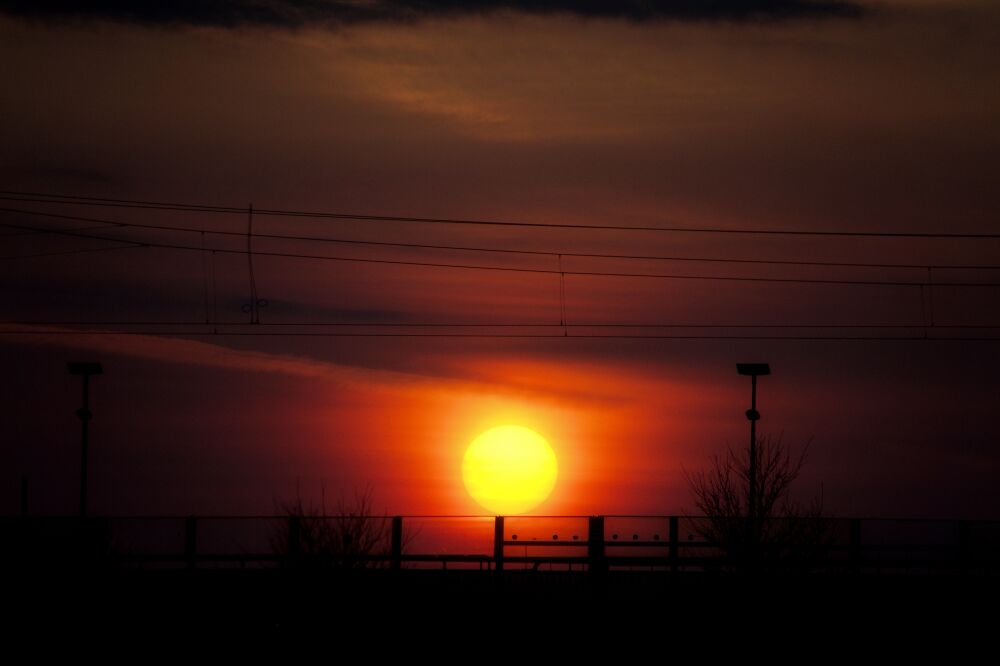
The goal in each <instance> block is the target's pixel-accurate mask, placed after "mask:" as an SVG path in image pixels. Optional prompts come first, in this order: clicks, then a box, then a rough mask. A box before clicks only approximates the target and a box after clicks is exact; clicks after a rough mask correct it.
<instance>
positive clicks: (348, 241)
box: [0, 207, 1000, 270]
mask: <svg viewBox="0 0 1000 666" xmlns="http://www.w3.org/2000/svg"><path fill="white" fill-rule="evenodd" d="M0 212H7V213H21V214H25V215H35V216H39V217H50V218H54V219H62V220H73V221H78V222H100V223H103V224H106V225H114V226H117V227H133V228H137V229H153V230H157V231H176V232H186V233H199V234H212V235H215V236H239V237H245V236H246V234H245V233H243V232H238V231H222V230H215V229H201V228H197V227H178V226H171V225H162V224H147V223H140V222H121V221H118V220H104V219H100V218H93V217H82V216H78V215H61V214H58V213H48V212H44V211H36V210H25V209H20V208H3V207H0ZM244 212H245V211H244ZM254 212H257V211H256V210H255V211H254ZM102 228H105V227H81V228H79V229H69V230H68V231H83V230H88V229H102ZM48 232H49V231H48V230H45V231H34V232H25V233H30V234H41V233H48ZM53 233H54V232H53ZM9 235H12V236H13V235H19V234H9ZM254 237H255V238H267V239H270V240H289V241H311V242H325V243H337V244H344V245H366V246H376V247H398V248H407V249H425V250H449V251H462V252H493V253H503V254H519V255H528V256H544V257H559V256H563V257H574V258H584V259H621V260H641V261H686V262H696V263H702V262H704V263H727V264H764V265H779V266H816V267H837V268H902V269H919V270H926V269H927V268H932V269H935V270H941V269H945V270H1000V266H998V265H992V264H978V265H977V264H927V263H923V264H891V263H868V262H843V261H796V260H780V259H735V258H727V257H678V256H664V255H634V254H609V253H598V252H568V251H561V250H522V249H514V248H496V247H481V246H468V245H437V244H427V243H409V242H399V241H396V242H393V241H373V240H358V239H353V238H331V237H328V236H296V235H288V234H262V233H255V234H254Z"/></svg>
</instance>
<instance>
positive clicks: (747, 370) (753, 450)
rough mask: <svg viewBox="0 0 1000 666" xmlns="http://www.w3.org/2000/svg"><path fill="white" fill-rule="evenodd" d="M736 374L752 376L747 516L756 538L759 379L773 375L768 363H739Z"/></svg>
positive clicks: (748, 415)
mask: <svg viewBox="0 0 1000 666" xmlns="http://www.w3.org/2000/svg"><path fill="white" fill-rule="evenodd" d="M736 372H738V373H739V374H741V375H749V376H750V409H748V410H747V420H748V421H750V493H749V497H748V498H747V515H748V517H749V518H750V522H751V525H753V526H754V528H755V529H754V535H755V536H756V519H757V421H759V420H760V412H758V411H757V377H760V376H762V375H769V374H771V366H769V365H768V364H767V363H737V364H736Z"/></svg>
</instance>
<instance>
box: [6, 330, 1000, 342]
mask: <svg viewBox="0 0 1000 666" xmlns="http://www.w3.org/2000/svg"><path fill="white" fill-rule="evenodd" d="M0 335H152V336H171V335H173V336H208V337H223V336H241V337H311V338H480V339H553V340H555V339H559V340H774V341H778V340H797V341H803V342H805V341H812V342H879V341H884V342H894V341H899V342H902V341H913V342H1000V336H974V337H973V336H947V337H945V336H927V335H911V336H901V335H897V336H886V335H880V336H843V335H830V336H819V335H663V334H657V335H651V334H647V335H640V334H589V333H588V334H577V335H568V334H565V333H551V334H544V333H523V334H516V333H371V332H364V333H343V332H336V333H331V332H325V331H324V332H309V331H306V332H303V331H259V330H258V331H224V332H219V331H107V330H101V331H93V330H77V331H47V330H21V331H8V330H0Z"/></svg>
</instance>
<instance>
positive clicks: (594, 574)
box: [587, 516, 607, 597]
mask: <svg viewBox="0 0 1000 666" xmlns="http://www.w3.org/2000/svg"><path fill="white" fill-rule="evenodd" d="M587 527H588V529H587V568H588V569H589V570H590V580H591V587H592V590H593V593H594V595H595V596H598V597H603V596H604V593H605V573H606V572H607V561H606V560H605V558H604V516H591V517H590V520H589V521H588V526H587Z"/></svg>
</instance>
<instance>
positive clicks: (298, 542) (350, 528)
mask: <svg viewBox="0 0 1000 666" xmlns="http://www.w3.org/2000/svg"><path fill="white" fill-rule="evenodd" d="M720 525H723V526H724V524H723V523H720V522H719V521H714V520H713V519H712V518H706V517H691V516H610V515H609V516H537V517H520V516H518V517H501V516H498V517H482V516H279V517H271V516H257V517H252V516H251V517H236V516H214V517H196V516H187V517H89V518H85V519H81V518H78V517H72V518H69V517H35V516H31V517H24V516H20V517H4V518H0V526H2V527H0V546H2V555H0V557H2V558H3V559H5V560H7V563H8V565H11V564H13V565H15V566H35V567H69V566H77V565H80V564H87V565H94V566H112V567H122V568H133V569H158V568H188V569H218V568H227V569H233V568H236V569H261V568H274V569H278V568H280V569H309V568H339V569H346V568H384V569H390V570H400V569H426V568H438V569H477V570H491V571H494V572H500V571H504V570H566V571H573V570H580V571H590V572H601V571H609V570H623V571H628V570H633V571H634V570H642V571H650V570H652V571H664V572H671V573H712V572H733V571H746V570H748V569H751V568H753V569H755V570H760V571H768V572H818V573H824V572H825V573H853V574H882V575H886V574H909V575H916V574H946V575H960V574H966V575H968V574H979V575H997V574H1000V521H950V520H888V519H857V518H855V519H836V518H822V519H814V520H813V522H812V523H811V524H810V525H808V528H809V529H808V530H806V531H802V530H801V529H798V530H793V529H790V528H789V527H788V526H783V525H782V524H781V522H780V521H777V520H776V521H765V522H763V523H762V524H761V525H760V527H759V532H757V533H755V534H754V535H753V538H751V539H748V538H747V537H746V533H745V532H743V531H740V530H736V531H733V530H730V531H729V532H726V531H725V530H724V529H721V528H720ZM798 527H801V525H799V526H798Z"/></svg>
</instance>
